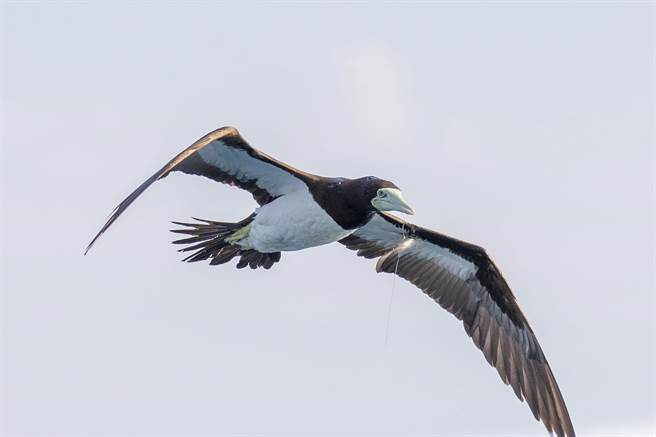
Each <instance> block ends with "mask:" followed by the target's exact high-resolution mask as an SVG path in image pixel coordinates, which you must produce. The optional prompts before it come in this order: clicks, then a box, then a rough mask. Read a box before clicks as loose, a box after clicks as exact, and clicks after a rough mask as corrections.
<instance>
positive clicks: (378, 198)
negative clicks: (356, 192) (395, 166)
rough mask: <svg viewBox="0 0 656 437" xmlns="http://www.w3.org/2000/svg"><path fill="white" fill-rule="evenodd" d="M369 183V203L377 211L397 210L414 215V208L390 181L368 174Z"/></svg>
mask: <svg viewBox="0 0 656 437" xmlns="http://www.w3.org/2000/svg"><path fill="white" fill-rule="evenodd" d="M367 185H369V187H368V188H369V189H368V191H369V193H370V196H371V197H370V199H371V200H370V203H371V205H372V206H373V207H374V208H375V209H377V210H378V211H398V212H402V213H405V214H410V215H414V213H415V210H414V209H413V208H412V207H411V206H410V205H409V204H408V203H407V202H406V201H405V199H403V194H402V193H401V190H400V189H399V187H397V186H396V185H394V184H393V183H392V182H390V181H386V180H383V179H378V178H376V177H373V176H370V177H368V178H367Z"/></svg>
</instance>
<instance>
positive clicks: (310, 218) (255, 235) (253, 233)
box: [239, 190, 353, 253]
mask: <svg viewBox="0 0 656 437" xmlns="http://www.w3.org/2000/svg"><path fill="white" fill-rule="evenodd" d="M352 232H353V230H344V229H342V228H341V227H340V226H339V225H338V224H337V223H336V222H335V221H334V220H333V219H332V217H330V216H329V215H328V214H327V213H326V211H324V210H323V209H322V208H321V207H320V206H319V205H317V203H316V202H315V201H314V199H313V198H312V195H311V194H310V192H309V191H305V190H302V191H298V192H295V193H290V194H286V195H284V196H282V197H279V198H278V199H276V200H274V201H273V202H271V203H269V204H266V205H264V206H262V207H261V208H259V209H258V210H257V215H256V216H255V219H254V220H253V222H252V224H251V228H250V232H249V234H248V237H247V238H246V239H245V240H243V241H242V242H240V243H239V244H240V245H243V246H245V247H250V248H253V249H255V250H257V251H258V252H263V253H268V252H279V251H291V250H301V249H306V248H308V247H314V246H321V245H322V244H328V243H333V242H335V241H337V240H341V239H342V238H344V237H346V236H348V235H350V234H351V233H352Z"/></svg>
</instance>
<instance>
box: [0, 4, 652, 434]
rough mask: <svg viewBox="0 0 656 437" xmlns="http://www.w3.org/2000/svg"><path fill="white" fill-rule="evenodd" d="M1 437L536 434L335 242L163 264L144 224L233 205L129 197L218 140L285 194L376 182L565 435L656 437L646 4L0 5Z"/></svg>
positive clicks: (156, 230) (447, 340)
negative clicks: (253, 151) (511, 324)
mask: <svg viewBox="0 0 656 437" xmlns="http://www.w3.org/2000/svg"><path fill="white" fill-rule="evenodd" d="M1 8H2V9H1V10H0V17H1V20H2V22H1V23H0V29H1V31H0V32H1V36H2V54H1V63H2V68H1V70H0V71H1V75H2V77H1V82H2V99H1V104H2V108H1V110H2V112H1V114H2V116H1V120H2V132H1V134H2V137H1V141H2V149H1V158H2V159H1V165H2V174H1V178H2V179H1V185H0V187H1V190H2V191H1V194H2V197H1V205H0V206H1V208H2V209H1V211H2V212H1V220H2V222H1V230H2V232H1V239H2V240H1V241H0V250H1V256H2V258H1V259H2V264H1V267H0V268H1V273H2V275H1V281H2V293H3V301H2V302H3V306H4V311H3V313H2V314H3V319H4V321H3V322H4V323H3V324H2V329H3V336H2V339H3V355H2V356H3V360H2V367H3V371H4V372H3V375H4V377H3V378H2V384H3V390H2V393H3V398H2V402H3V405H4V408H3V409H2V414H1V416H0V417H1V418H2V420H3V421H4V422H5V428H4V429H5V431H6V432H7V433H9V434H21V435H23V436H31V435H41V434H59V435H71V434H76V435H91V434H93V435H98V434H103V435H107V436H119V435H120V436H125V435H133V434H134V435H136V434H139V435H140V436H148V435H155V434H174V435H183V434H184V435H190V434H203V435H206V434H211V435H232V434H239V435H255V434H258V435H290V434H295V435H340V436H346V435H381V434H391V435H443V436H456V435H476V436H482V435H485V436H490V435H495V436H502V435H503V436H507V435H509V434H512V435H522V436H524V435H536V436H542V435H546V432H545V431H544V428H543V426H542V424H540V423H538V422H536V421H535V420H534V419H533V417H532V415H531V413H530V411H529V409H528V407H527V406H526V405H525V404H522V403H520V402H519V401H518V400H517V399H516V398H515V396H514V394H513V392H512V390H511V389H510V388H508V387H506V386H504V385H503V384H502V382H501V381H500V380H499V378H498V375H497V373H496V371H495V370H494V369H492V368H491V367H489V366H488V364H487V363H486V361H485V359H484V358H483V356H482V354H481V353H480V352H479V351H478V350H477V349H476V348H475V347H474V346H473V344H472V342H471V340H470V339H469V338H468V337H467V336H466V334H465V333H464V330H463V329H462V325H461V323H460V322H458V321H457V320H456V319H455V318H454V317H452V316H451V315H450V314H448V313H447V312H446V311H444V310H442V309H441V308H439V306H437V305H436V304H435V303H434V302H432V301H431V300H430V299H427V298H426V297H425V296H424V295H423V294H421V293H420V292H418V291H417V290H416V289H415V288H414V287H413V286H411V285H410V284H408V283H406V282H405V281H402V280H398V281H396V289H395V291H394V294H393V297H392V299H393V300H392V307H391V308H392V309H391V318H390V321H389V324H390V332H389V343H388V344H387V345H385V326H386V324H387V314H388V313H387V307H388V302H389V300H390V296H391V294H392V288H393V284H394V281H393V278H392V276H391V275H376V274H375V271H374V263H373V262H372V261H367V260H363V259H361V258H357V257H355V255H354V254H353V253H352V252H350V251H347V250H346V249H345V248H343V247H341V246H340V245H337V244H335V245H330V246H325V247H320V248H314V249H310V250H307V251H303V252H295V253H284V254H283V256H282V261H281V262H280V263H279V264H276V266H275V267H274V268H273V269H271V270H270V271H264V270H262V271H260V270H258V271H250V270H248V271H242V270H236V269H235V268H234V263H233V264H231V265H224V266H219V267H210V266H207V265H204V264H201V263H196V264H186V263H181V262H179V259H180V258H181V256H180V254H178V253H176V251H175V248H174V247H173V246H171V245H170V244H169V241H170V240H172V239H173V236H172V235H171V234H170V233H169V232H168V229H170V228H171V225H170V223H169V221H170V220H180V219H186V218H188V217H189V216H192V215H193V216H196V217H202V218H209V219H215V220H222V221H230V220H234V221H237V220H239V219H242V218H244V217H246V216H247V215H248V214H250V212H251V211H252V209H253V208H254V206H255V204H254V202H253V201H252V199H251V198H250V196H249V195H248V193H245V192H241V191H239V190H237V189H234V188H230V187H227V186H223V185H218V184H216V183H214V182H211V181H208V180H204V179H201V178H197V177H190V176H185V175H172V176H171V177H169V178H167V179H165V180H163V181H162V182H160V183H157V184H155V185H154V186H153V187H152V188H151V189H150V190H149V191H148V192H147V193H146V194H145V195H144V196H143V197H142V198H140V199H139V200H138V201H137V202H136V203H135V204H133V206H132V207H131V208H130V210H128V212H127V213H126V214H124V216H122V217H121V219H120V220H119V221H118V222H117V223H116V225H115V226H114V227H113V228H112V229H111V230H110V231H109V232H108V233H107V234H106V235H105V236H104V237H103V239H101V240H100V241H99V242H98V244H97V245H96V246H95V247H94V249H93V251H92V252H91V253H90V254H89V255H88V256H86V257H83V256H82V251H83V249H84V247H85V246H86V244H87V243H88V241H89V240H90V238H91V237H92V236H93V234H94V233H95V232H96V231H97V230H98V228H99V227H100V226H101V225H102V223H103V221H104V219H105V218H106V216H107V214H108V213H109V212H110V211H111V209H112V208H113V207H114V206H115V205H116V204H117V203H118V202H119V201H121V200H122V199H123V197H125V196H126V195H127V194H129V192H130V191H131V190H132V189H134V188H135V187H136V186H137V185H138V184H140V183H141V182H142V181H143V180H145V179H146V178H147V177H148V176H150V175H151V174H152V173H153V172H154V171H155V170H157V169H159V168H160V166H161V165H162V164H163V163H164V162H166V161H167V160H168V159H170V158H171V157H172V156H173V155H175V154H176V153H177V152H179V151H180V150H181V149H182V148H184V147H186V146H187V145H189V144H190V143H191V142H193V141H195V140H196V139H197V138H198V137H200V136H202V135H203V134H205V133H206V132H209V131H211V130H213V129H215V128H217V127H220V126H223V125H234V126H236V127H238V128H239V130H240V131H241V133H242V134H243V136H244V137H245V138H246V139H247V140H249V141H250V142H251V143H252V144H253V145H254V146H256V147H258V148H260V149H262V150H264V151H265V152H266V153H268V154H270V155H273V156H275V157H277V158H279V159H281V160H283V161H286V162H288V163H290V164H292V165H294V166H297V167H299V168H301V169H304V170H307V171H310V172H314V173H317V174H322V175H329V176H347V177H351V176H352V177H357V176H364V175H370V174H373V175H377V176H379V177H382V178H386V179H390V180H392V181H394V182H395V183H396V184H397V185H399V186H400V187H401V188H402V189H403V191H404V194H405V197H406V199H407V200H408V201H409V202H410V203H411V204H412V205H413V206H414V207H415V209H416V210H417V215H416V216H415V217H413V219H414V221H415V222H416V223H418V224H421V225H423V226H428V227H430V228H433V229H436V230H439V231H440V232H443V233H446V234H449V235H453V236H455V237H458V238H461V239H465V240H468V241H471V242H474V243H477V244H480V245H482V246H484V247H485V248H487V250H488V252H489V253H490V254H491V256H492V257H493V259H494V260H495V261H496V263H497V264H498V265H499V267H500V268H501V270H502V271H503V273H504V275H505V277H506V278H507V280H508V282H509V283H510V285H511V287H512V288H513V290H514V292H515V294H516V296H517V299H518V301H519V303H520V305H521V306H522V308H523V310H524V312H525V314H526V315H527V317H528V319H529V320H530V322H531V324H532V326H533V328H534V330H535V332H536V334H537V336H538V338H539V340H540V342H541V344H542V347H543V349H544V351H545V353H546V355H547V357H548V359H549V361H550V363H551V365H552V368H553V371H554V373H555V375H556V378H557V380H558V382H559V384H560V387H561V389H562V392H563V394H564V397H565V400H566V402H567V405H568V407H569V410H570V413H571V416H572V419H573V422H574V425H575V427H576V429H577V431H578V433H579V435H601V434H606V435H608V434H613V435H640V434H642V435H647V434H649V432H650V431H651V432H656V431H655V430H656V425H655V421H656V417H655V416H656V414H655V413H654V411H655V410H656V404H655V402H656V400H655V396H656V395H655V393H656V381H655V379H654V372H653V370H654V368H655V367H656V364H655V357H654V355H655V349H656V348H655V344H654V343H655V338H656V337H655V327H654V318H655V314H656V308H655V302H654V297H653V296H654V293H655V292H656V278H655V274H654V272H655V271H656V250H655V247H656V234H655V229H654V223H655V222H656V214H655V211H654V205H655V199H654V193H655V191H654V186H655V185H654V169H655V165H654V164H655V158H654V150H655V148H656V147H655V140H654V131H653V128H654V123H655V117H654V115H655V113H654V102H655V100H656V97H655V95H656V91H655V85H654V78H655V77H656V70H655V67H654V47H655V46H654V7H653V4H652V5H651V6H650V4H649V3H615V4H613V3H605V4H601V5H599V4H592V3H580V4H577V5H571V4H565V3H552V4H537V3H531V4H523V5H520V4H517V3H504V4H489V3H486V4H477V3H466V4H465V3H461V4H455V3H437V4H387V5H384V6H382V5H374V4H359V5H352V4H330V3H324V4H315V5H304V4H298V3H297V4H291V3H289V4H278V5H272V4H262V3H260V4H251V5H250V6H237V4H236V3H235V4H223V3H205V2H204V3H190V4H182V3H163V4H157V5H155V4H146V3H143V4H140V3H133V2H121V3H118V2H116V3H109V2H108V3H95V4H82V3H72V2H71V3H68V2H67V3H55V2H12V3H6V2H5V3H3V4H2V7H1Z"/></svg>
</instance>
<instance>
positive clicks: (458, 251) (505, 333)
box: [340, 213, 574, 437]
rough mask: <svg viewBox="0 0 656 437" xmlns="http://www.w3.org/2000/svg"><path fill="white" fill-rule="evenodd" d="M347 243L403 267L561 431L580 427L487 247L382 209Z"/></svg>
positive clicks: (383, 266) (388, 267)
mask: <svg viewBox="0 0 656 437" xmlns="http://www.w3.org/2000/svg"><path fill="white" fill-rule="evenodd" d="M340 243H342V244H344V245H345V246H346V247H348V248H349V249H352V250H357V251H358V252H357V254H358V255H359V256H363V257H365V258H379V259H378V263H377V264H376V271H377V272H381V271H382V272H387V273H396V274H397V275H398V276H400V277H402V278H404V279H406V280H408V281H410V282H411V283H413V284H414V285H416V286H417V287H419V288H420V289H421V290H422V291H423V292H424V293H426V294H427V295H428V296H429V297H431V298H432V299H433V300H435V301H436V302H437V303H438V304H440V306H442V307H443V308H444V309H446V310H447V311H449V312H450V313H451V314H453V315H454V316H456V317H457V318H458V319H460V320H462V322H463V325H464V327H465V331H466V332H467V334H468V335H469V336H470V337H471V338H472V340H474V344H475V345H476V347H478V348H479V349H480V350H481V351H482V352H483V355H485V358H486V359H487V361H488V362H489V363H490V364H491V365H492V366H494V367H495V368H496V369H497V371H498V372H499V375H500V376H501V379H502V380H503V382H504V383H506V384H510V385H511V386H512V388H513V390H514V391H515V394H516V395H517V397H518V398H519V399H520V400H523V399H526V402H527V403H528V405H529V407H530V408H531V411H532V412H533V415H534V416H535V418H536V419H537V420H542V422H543V423H544V425H545V426H546V427H547V429H548V430H549V431H550V432H555V433H556V434H557V435H558V436H559V437H564V436H568V437H573V436H574V428H573V426H572V422H571V420H570V418H569V413H568V412H567V407H566V406H565V401H564V400H563V396H562V395H561V393H560V390H559V388H558V385H557V384H556V380H555V378H554V376H553V374H552V373H551V369H550V367H549V363H548V362H547V359H546V358H545V356H544V354H543V353H542V349H541V348H540V345H539V344H538V340H537V338H536V337H535V334H534V333H533V330H532V329H531V327H530V326H529V324H528V321H527V320H526V318H525V317H524V314H522V311H521V310H520V308H519V306H518V304H517V302H516V300H515V296H514V295H513V294H512V292H511V291H510V288H509V287H508V284H507V283H506V281H505V280H504V279H503V277H502V276H501V273H500V272H499V270H498V269H497V267H496V266H495V265H494V263H493V262H492V260H491V259H490V258H489V257H488V256H487V254H486V253H485V250H484V249H483V248H481V247H478V246H474V245H472V244H469V243H466V242H464V241H460V240H456V239H454V238H451V237H447V236H445V235H442V234H439V233H437V232H433V231H431V230H429V229H425V228H421V227H419V226H415V225H413V224H411V223H407V222H404V221H403V220H401V219H399V218H397V217H394V216H392V215H390V214H386V213H377V214H376V215H375V216H374V218H373V219H372V220H371V221H370V222H369V223H368V224H366V225H365V226H363V227H362V228H360V229H358V230H357V231H356V232H354V233H353V234H352V235H350V236H348V237H346V238H344V239H342V240H340Z"/></svg>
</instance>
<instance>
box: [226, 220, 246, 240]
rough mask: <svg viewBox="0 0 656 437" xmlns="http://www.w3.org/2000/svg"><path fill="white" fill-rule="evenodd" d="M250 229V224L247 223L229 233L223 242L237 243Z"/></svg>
mask: <svg viewBox="0 0 656 437" xmlns="http://www.w3.org/2000/svg"><path fill="white" fill-rule="evenodd" d="M250 231H251V224H250V223H249V224H247V225H246V226H244V227H243V228H239V229H237V230H236V231H235V232H233V233H232V234H230V235H229V236H228V237H226V238H225V242H226V243H228V244H235V243H238V242H239V241H241V240H243V239H244V238H246V237H248V234H249V232H250Z"/></svg>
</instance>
